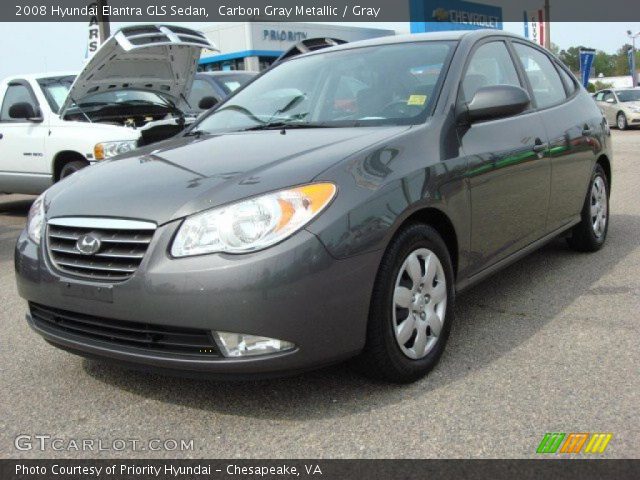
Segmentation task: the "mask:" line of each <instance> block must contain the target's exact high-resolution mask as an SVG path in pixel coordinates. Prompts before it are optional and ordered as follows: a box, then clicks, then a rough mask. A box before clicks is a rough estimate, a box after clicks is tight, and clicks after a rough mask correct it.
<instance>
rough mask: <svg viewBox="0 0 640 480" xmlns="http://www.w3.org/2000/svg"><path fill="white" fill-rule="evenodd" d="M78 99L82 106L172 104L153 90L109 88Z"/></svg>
mask: <svg viewBox="0 0 640 480" xmlns="http://www.w3.org/2000/svg"><path fill="white" fill-rule="evenodd" d="M74 100H77V101H78V105H79V106H80V107H82V108H87V107H102V106H105V105H122V104H126V105H163V106H168V105H171V106H172V105H173V104H172V103H171V101H170V100H169V99H168V98H166V97H164V96H163V95H160V94H158V93H155V92H149V91H147V90H111V91H108V92H101V93H96V94H95V95H87V96H86V97H83V98H82V99H81V100H79V99H74Z"/></svg>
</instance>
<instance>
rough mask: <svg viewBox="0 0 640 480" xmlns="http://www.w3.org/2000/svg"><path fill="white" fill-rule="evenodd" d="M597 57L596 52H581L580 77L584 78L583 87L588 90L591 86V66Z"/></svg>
mask: <svg viewBox="0 0 640 480" xmlns="http://www.w3.org/2000/svg"><path fill="white" fill-rule="evenodd" d="M595 56H596V51H595V50H580V75H581V78H582V86H584V88H587V86H588V85H589V77H590V76H591V66H592V65H593V59H594V58H595Z"/></svg>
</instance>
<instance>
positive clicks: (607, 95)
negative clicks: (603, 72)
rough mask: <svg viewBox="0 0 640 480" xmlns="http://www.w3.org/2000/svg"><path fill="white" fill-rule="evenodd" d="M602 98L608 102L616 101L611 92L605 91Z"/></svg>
mask: <svg viewBox="0 0 640 480" xmlns="http://www.w3.org/2000/svg"><path fill="white" fill-rule="evenodd" d="M603 100H604V101H605V102H609V103H616V96H615V95H614V94H613V92H605V93H604V97H603Z"/></svg>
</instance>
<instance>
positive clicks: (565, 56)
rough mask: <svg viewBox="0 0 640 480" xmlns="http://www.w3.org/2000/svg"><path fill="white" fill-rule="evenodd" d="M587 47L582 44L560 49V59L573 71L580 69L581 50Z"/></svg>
mask: <svg viewBox="0 0 640 480" xmlns="http://www.w3.org/2000/svg"><path fill="white" fill-rule="evenodd" d="M582 48H585V47H584V46H582V45H580V46H578V47H569V48H567V49H566V50H561V51H560V60H562V62H563V63H564V64H565V65H566V66H567V67H569V69H570V70H571V71H572V72H579V71H580V50H581V49H582Z"/></svg>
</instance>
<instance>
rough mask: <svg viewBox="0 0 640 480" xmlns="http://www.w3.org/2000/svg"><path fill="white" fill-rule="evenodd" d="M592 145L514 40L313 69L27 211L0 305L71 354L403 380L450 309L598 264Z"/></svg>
mask: <svg viewBox="0 0 640 480" xmlns="http://www.w3.org/2000/svg"><path fill="white" fill-rule="evenodd" d="M121 83H122V82H121ZM104 84H105V85H116V86H117V87H116V88H126V83H125V84H122V85H121V84H120V83H118V79H117V78H105V79H104ZM610 142H611V140H610V132H609V129H608V126H607V123H606V121H605V120H604V119H603V117H602V114H601V113H600V111H599V109H598V107H597V106H596V104H595V103H594V102H593V99H591V98H590V96H589V95H588V94H587V93H586V92H585V90H584V89H583V88H582V87H581V86H580V85H579V84H578V82H577V81H576V79H575V78H574V77H573V75H572V74H571V73H570V72H569V71H568V70H567V69H566V68H565V67H564V65H562V64H561V63H560V62H559V61H558V60H557V59H556V58H555V57H553V56H552V55H551V54H549V53H548V52H547V51H545V50H544V49H542V48H540V47H538V46H537V45H534V44H533V43H530V42H528V41H526V40H524V39H522V38H520V37H517V36H514V35H510V34H506V33H503V32H496V31H476V32H465V33H463V32H451V33H438V34H425V35H412V36H398V37H390V38H383V39H376V40H371V41H365V42H359V43H351V44H346V45H341V46H337V47H331V48H327V49H323V50H317V51H314V52H310V53H306V54H302V55H299V56H297V57H293V58H291V59H288V60H285V61H282V62H281V63H280V64H278V65H276V66H274V67H273V68H271V69H270V70H269V71H267V72H266V73H264V74H263V75H260V76H258V77H257V78H256V79H255V80H253V81H252V82H250V83H249V84H248V85H247V86H245V87H243V88H242V89H240V90H239V91H237V92H236V93H235V94H234V95H233V96H231V97H230V98H228V99H227V100H225V101H224V102H223V103H221V104H219V105H217V106H216V107H215V108H214V109H212V110H211V111H209V112H207V113H206V114H204V115H203V116H202V117H201V118H200V119H199V120H198V121H197V122H196V123H195V124H194V126H193V127H191V128H190V129H188V130H187V131H186V133H184V134H181V135H180V136H178V137H174V138H172V139H170V140H166V141H164V142H161V143H157V144H154V145H152V146H148V147H144V148H142V149H139V150H136V151H134V152H129V153H127V154H125V155H123V156H120V157H115V158H114V159H112V160H108V161H103V162H99V163H97V164H96V165H95V166H92V167H90V168H87V169H84V170H82V171H80V172H78V173H76V174H74V175H73V176H71V177H69V178H68V179H66V180H64V181H62V182H60V183H59V184H56V185H54V186H53V187H51V188H50V189H49V190H47V191H46V192H45V193H44V194H43V195H42V196H40V197H39V198H38V199H37V200H36V201H35V202H34V203H33V206H32V207H31V211H30V213H29V218H28V224H27V227H26V229H25V230H24V232H23V233H22V235H21V236H20V238H19V240H18V243H17V247H16V255H15V267H16V272H17V280H18V288H19V292H20V294H21V295H22V297H24V298H25V299H26V300H27V301H28V305H29V313H28V315H27V320H28V322H29V324H30V325H31V327H32V328H33V329H34V330H35V331H36V332H37V333H39V334H40V335H42V336H43V337H44V338H45V339H46V340H47V341H48V342H50V343H51V344H53V345H55V346H58V347H61V348H63V349H66V350H69V351H71V352H74V353H77V354H81V355H86V356H90V357H98V358H102V359H110V360H113V361H117V362H121V363H123V364H127V365H130V366H137V367H142V368H149V369H161V370H165V371H173V372H180V373H184V374H194V373H198V374H206V375H211V376H222V377H224V376H228V377H243V376H254V375H279V374H286V373H293V372H298V371H303V370H306V369H310V368H316V367H320V366H322V365H325V364H329V363H333V362H338V361H341V360H344V359H347V358H351V357H357V361H358V362H359V364H360V365H361V366H362V367H363V368H364V370H365V371H366V372H368V373H369V374H370V375H374V376H377V377H379V378H383V379H386V380H388V381H393V382H409V381H414V380H416V379H418V378H420V377H422V376H423V375H425V374H426V373H427V372H428V371H429V370H430V369H432V368H433V367H434V365H435V364H436V363H437V361H438V359H439V357H440V356H441V354H442V352H443V349H444V348H445V343H446V341H447V336H448V335H449V331H450V329H451V325H452V323H453V321H454V318H453V311H454V307H455V297H456V294H457V293H458V292H460V291H462V290H464V289H465V288H467V287H469V286H470V285H472V284H474V283H475V282H477V281H479V280H481V279H482V278H484V277H486V276H488V275H490V274H492V273H494V272H496V271H497V270H498V269H500V268H502V267H504V266H505V265H507V264H509V263H510V262H513V261H515V260H516V259H518V258H520V257H522V256H523V255H525V254H527V253H529V252H531V251H532V250H534V249H536V248H538V247H539V246H541V245H542V244H544V243H545V242H547V241H549V240H551V239H553V238H555V237H557V236H560V235H562V236H565V237H566V238H567V240H568V244H569V245H570V246H571V247H572V248H574V249H576V250H579V251H584V252H591V251H595V250H598V249H600V248H601V247H602V245H603V244H604V242H605V239H606V236H607V227H608V213H609V207H608V203H609V189H610V186H611V181H612V173H611V161H612V157H611V144H610Z"/></svg>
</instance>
